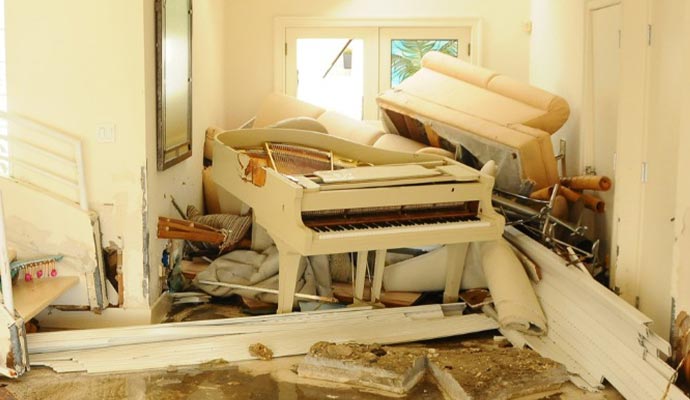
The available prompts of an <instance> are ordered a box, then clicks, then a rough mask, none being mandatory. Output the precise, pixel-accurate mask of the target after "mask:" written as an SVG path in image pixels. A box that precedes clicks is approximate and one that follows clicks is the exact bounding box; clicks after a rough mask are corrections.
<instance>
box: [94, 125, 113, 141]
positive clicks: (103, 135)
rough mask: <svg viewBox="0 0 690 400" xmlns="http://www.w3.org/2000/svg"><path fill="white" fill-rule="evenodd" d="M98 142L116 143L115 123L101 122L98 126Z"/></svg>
mask: <svg viewBox="0 0 690 400" xmlns="http://www.w3.org/2000/svg"><path fill="white" fill-rule="evenodd" d="M96 141H97V142H98V143H115V124H100V125H98V127H97V128H96Z"/></svg>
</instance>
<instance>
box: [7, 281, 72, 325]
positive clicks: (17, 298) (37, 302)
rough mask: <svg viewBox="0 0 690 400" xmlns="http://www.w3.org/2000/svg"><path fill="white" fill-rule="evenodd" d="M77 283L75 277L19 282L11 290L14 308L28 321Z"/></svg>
mask: <svg viewBox="0 0 690 400" xmlns="http://www.w3.org/2000/svg"><path fill="white" fill-rule="evenodd" d="M78 283H79V278H78V277H76V276H59V277H55V278H42V279H34V280H32V281H30V282H25V281H23V280H19V281H18V282H17V284H16V285H14V286H13V288H12V289H13V292H14V305H15V308H16V309H17V312H18V313H19V315H21V316H22V318H24V320H26V321H28V320H30V319H31V318H33V317H35V316H36V314H38V313H39V312H41V311H42V310H43V309H44V308H46V307H48V305H50V303H52V302H53V300H55V299H57V298H58V297H60V296H61V295H62V294H63V293H65V292H66V291H67V290H69V289H70V288H71V287H72V286H75V285H77V284H78Z"/></svg>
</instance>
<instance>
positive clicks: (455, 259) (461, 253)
mask: <svg viewBox="0 0 690 400" xmlns="http://www.w3.org/2000/svg"><path fill="white" fill-rule="evenodd" d="M468 246H469V243H453V244H448V245H446V247H447V248H448V258H447V259H446V263H447V264H446V265H447V267H446V290H445V291H444V292H443V302H444V303H455V302H456V301H458V294H459V293H460V280H461V279H462V273H463V272H464V271H465V257H466V256H467V247H468Z"/></svg>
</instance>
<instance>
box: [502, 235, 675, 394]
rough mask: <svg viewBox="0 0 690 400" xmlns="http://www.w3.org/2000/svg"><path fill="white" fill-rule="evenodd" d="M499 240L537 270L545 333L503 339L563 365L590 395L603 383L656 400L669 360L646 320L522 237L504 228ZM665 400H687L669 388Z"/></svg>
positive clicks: (514, 334)
mask: <svg viewBox="0 0 690 400" xmlns="http://www.w3.org/2000/svg"><path fill="white" fill-rule="evenodd" d="M505 236H506V239H508V241H509V242H511V243H512V244H513V245H515V246H516V247H517V248H519V249H520V250H522V251H523V252H524V253H525V254H527V256H529V257H530V258H531V259H532V260H534V262H535V263H536V264H537V265H539V266H540V267H541V271H542V280H541V281H540V282H539V283H538V284H535V285H534V288H535V292H536V294H537V297H539V300H540V301H541V304H542V308H543V309H544V313H545V315H546V318H547V323H548V333H547V335H546V336H543V337H536V336H526V335H522V334H520V333H518V332H514V331H504V332H503V333H504V335H506V337H507V338H508V339H509V340H510V341H511V342H512V343H513V344H514V345H516V346H524V345H527V346H529V347H531V348H532V349H534V350H535V351H537V352H539V353H540V354H541V355H542V356H545V357H549V358H552V359H554V360H556V361H558V362H561V363H562V364H564V365H565V366H566V368H567V369H568V371H569V372H570V373H572V374H575V377H574V378H573V383H575V384H576V385H579V386H581V387H585V388H587V389H590V390H596V389H597V388H599V387H600V386H601V384H602V383H603V381H604V379H606V380H607V381H608V382H610V383H611V385H613V387H615V388H616V390H618V391H619V392H620V393H621V394H622V395H623V396H624V397H625V398H626V399H630V400H635V399H639V400H645V399H662V396H663V394H664V392H665V390H666V386H667V385H668V382H669V379H672V377H673V376H674V371H673V368H671V367H670V366H669V365H667V364H666V363H665V362H664V361H663V360H662V359H660V358H659V357H661V356H668V355H669V353H670V345H669V344H668V343H667V342H666V341H664V340H663V339H661V338H660V337H659V336H657V335H656V334H655V333H653V332H652V331H651V330H650V328H649V325H650V324H651V322H652V321H651V320H650V319H649V318H648V317H646V316H645V315H644V314H642V313H641V312H640V311H638V310H637V309H635V308H634V307H632V306H631V305H629V304H628V303H626V302H625V301H624V300H623V299H621V298H619V297H617V296H616V295H615V294H614V293H613V292H611V291H610V290H608V289H607V288H606V287H604V286H602V285H601V284H599V283H598V282H596V281H595V280H594V279H592V278H591V277H590V276H588V275H587V274H585V273H583V272H582V271H580V270H578V269H577V268H575V267H572V266H568V265H567V263H566V261H565V260H563V259H561V258H560V257H559V256H558V255H556V254H555V253H553V252H551V251H550V250H548V249H546V248H544V247H543V246H542V245H541V244H539V243H537V242H536V241H534V240H532V239H531V238H529V237H528V236H526V235H524V234H523V233H521V232H519V231H517V230H516V229H514V228H506V232H505ZM666 398H667V399H670V400H688V397H686V396H685V395H684V394H683V392H682V391H681V390H680V389H678V387H676V386H675V385H671V387H670V390H669V392H668V395H667V397H666Z"/></svg>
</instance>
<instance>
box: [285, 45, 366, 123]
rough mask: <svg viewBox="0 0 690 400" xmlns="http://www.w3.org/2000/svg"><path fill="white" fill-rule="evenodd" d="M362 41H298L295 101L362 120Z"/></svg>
mask: <svg viewBox="0 0 690 400" xmlns="http://www.w3.org/2000/svg"><path fill="white" fill-rule="evenodd" d="M363 94H364V41H363V40H362V39H346V38H343V39H340V38H338V39H297V98H298V99H300V100H304V101H306V102H308V103H312V104H316V105H318V106H321V107H323V108H326V109H329V110H335V111H338V112H340V113H342V114H345V115H347V116H350V117H352V118H355V119H362V96H363Z"/></svg>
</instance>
